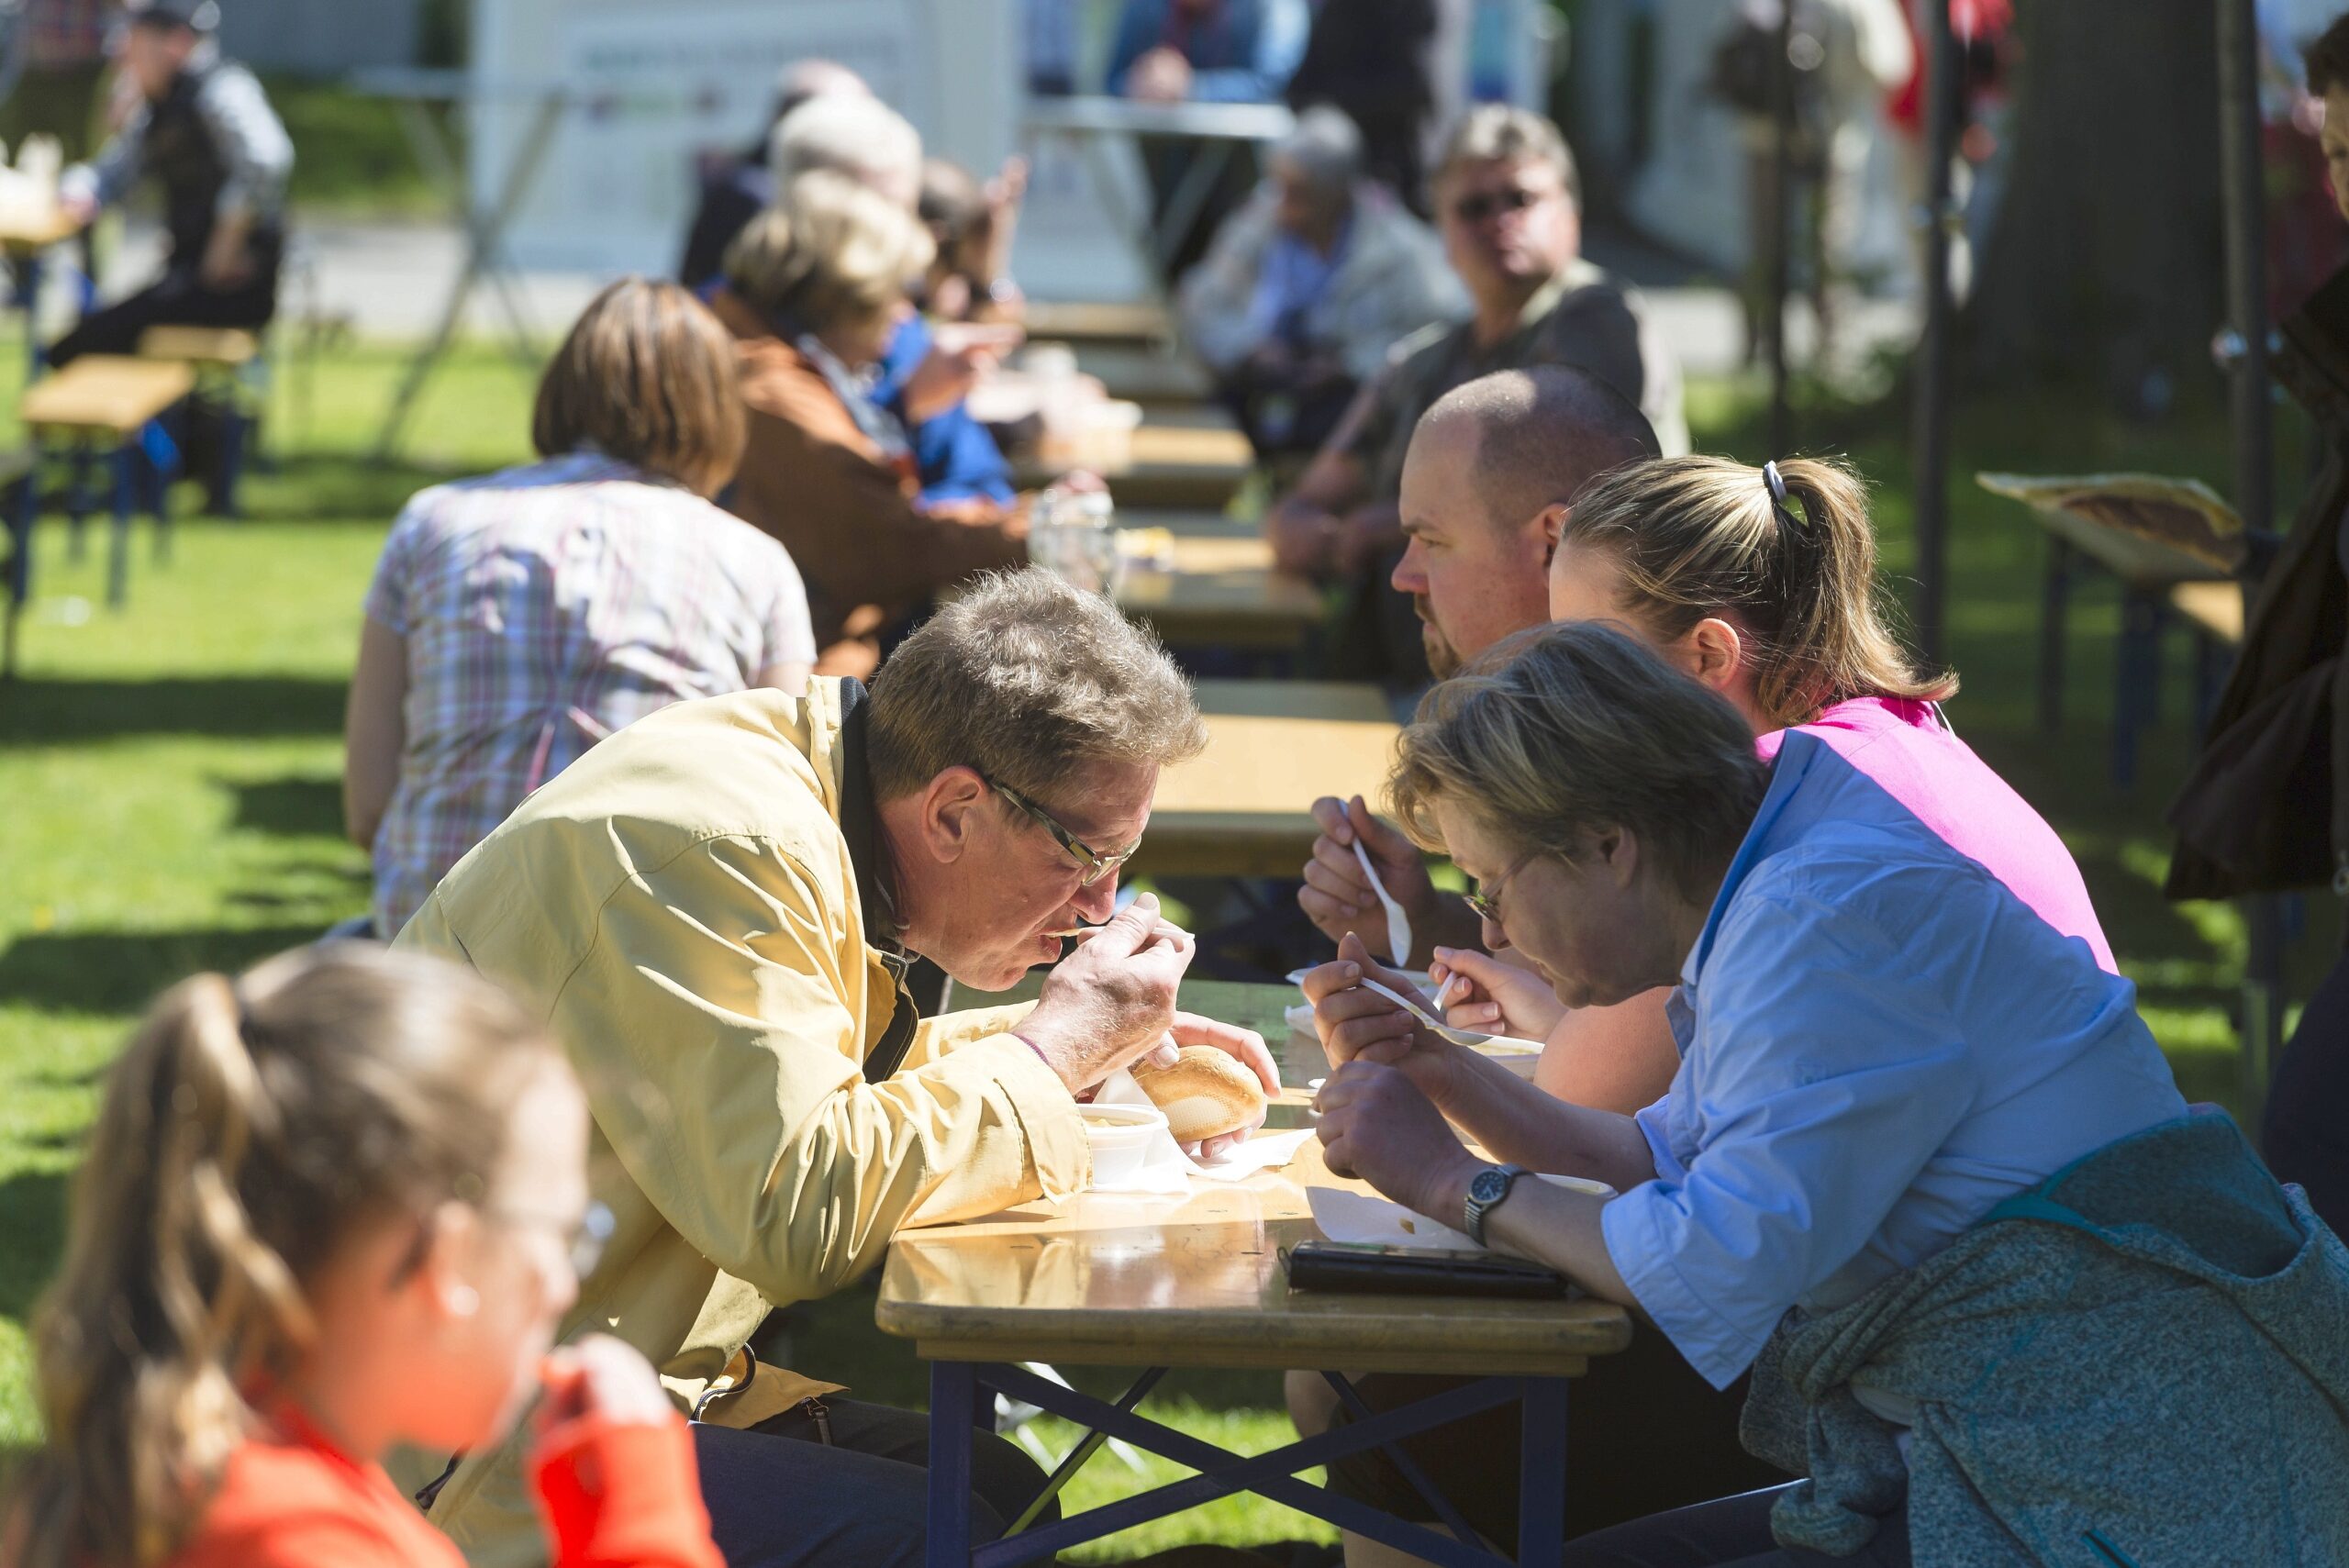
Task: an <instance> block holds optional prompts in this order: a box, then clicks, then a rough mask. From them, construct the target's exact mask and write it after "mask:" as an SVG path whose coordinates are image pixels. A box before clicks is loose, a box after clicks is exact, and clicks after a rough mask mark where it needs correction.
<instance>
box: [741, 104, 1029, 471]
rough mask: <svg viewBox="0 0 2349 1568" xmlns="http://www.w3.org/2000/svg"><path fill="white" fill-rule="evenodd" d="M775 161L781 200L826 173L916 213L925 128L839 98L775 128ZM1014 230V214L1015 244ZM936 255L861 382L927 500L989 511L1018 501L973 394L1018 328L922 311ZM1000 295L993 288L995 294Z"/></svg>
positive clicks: (883, 108)
mask: <svg viewBox="0 0 2349 1568" xmlns="http://www.w3.org/2000/svg"><path fill="white" fill-rule="evenodd" d="M767 162H768V167H769V169H770V171H771V172H773V174H774V182H775V190H776V192H777V193H778V199H780V194H781V193H782V192H784V191H786V190H788V189H789V188H790V186H791V184H792V183H793V182H794V181H796V180H797V179H798V178H799V177H800V176H801V175H803V174H809V173H815V172H819V171H822V172H831V173H835V174H841V175H844V176H846V177H847V178H849V179H851V180H853V181H855V182H856V183H859V184H862V185H863V186H865V187H867V188H868V189H870V190H872V191H874V193H875V194H877V195H881V196H882V197H884V198H885V199H886V200H888V201H890V202H892V203H895V204H896V205H897V206H901V207H903V208H904V209H905V210H906V211H907V212H908V213H914V212H918V210H919V207H920V203H921V194H922V183H923V162H922V151H921V134H920V133H919V132H918V131H917V130H915V129H914V128H913V126H912V124H911V123H910V122H908V121H907V119H906V117H904V116H903V115H900V114H898V113H897V112H896V110H895V109H893V108H891V107H889V106H887V105H886V104H884V103H881V102H879V101H878V100H877V99H874V98H871V97H857V96H833V97H829V98H818V99H817V100H816V101H814V102H812V103H809V104H807V105H806V106H803V107H802V108H800V109H798V110H796V111H795V112H794V113H793V114H792V115H791V116H789V117H787V118H785V120H784V122H783V123H782V124H781V125H779V126H777V127H776V128H775V134H774V151H773V152H772V153H771V154H770V155H769V157H768V160H767ZM1007 172H1008V171H1007ZM1009 229H1010V218H1009V215H1008V214H1007V215H1006V219H1005V234H1006V236H1007V239H1006V243H1007V244H1008V234H1009ZM935 261H936V256H935V247H934V244H933V254H932V257H931V261H930V262H925V263H924V264H923V267H922V269H921V270H920V271H918V272H916V273H915V274H914V275H913V276H912V277H909V278H908V279H907V280H906V281H907V285H908V291H909V292H908V297H907V300H906V301H905V302H903V303H901V304H900V305H899V306H896V307H895V315H894V318H893V322H892V325H891V328H890V331H889V334H888V340H887V341H886V342H885V344H884V345H883V348H882V351H881V355H880V357H879V358H878V359H876V360H874V361H872V362H871V364H870V365H868V366H865V367H862V368H861V369H860V370H859V372H858V376H857V380H858V383H859V385H860V386H861V387H862V389H863V395H864V396H865V397H866V399H867V400H869V401H870V402H871V403H873V404H874V406H876V407H879V408H881V409H882V410H884V411H885V413H887V414H888V415H889V417H891V418H893V419H895V420H896V422H897V424H898V425H899V426H900V427H902V428H903V430H904V433H905V436H906V439H907V443H908V445H909V447H910V449H911V450H912V453H913V462H914V474H915V479H916V481H917V486H918V496H919V499H920V501H921V504H922V505H923V506H927V507H931V508H933V509H944V510H948V511H955V512H959V513H961V514H963V515H983V514H984V513H985V511H986V510H987V509H989V508H993V507H1002V506H1009V505H1011V503H1012V490H1011V468H1010V465H1009V464H1008V463H1007V462H1005V461H1004V457H1003V451H1002V450H1001V449H1000V448H999V447H997V446H996V441H995V438H994V437H993V436H991V435H989V434H988V433H987V430H986V428H985V426H983V425H981V424H980V423H979V422H978V420H976V419H975V418H974V417H972V415H971V411H970V409H969V408H968V407H967V406H966V405H965V399H967V398H968V397H969V396H970V394H971V389H972V388H973V387H974V386H975V385H977V384H978V380H979V378H980V377H981V376H983V375H985V373H987V372H988V371H989V370H991V369H993V368H994V366H995V364H996V361H997V360H999V359H1000V358H1001V357H1002V354H1003V352H1004V351H1005V350H1006V349H1007V348H1008V347H1009V346H1011V345H1012V344H1015V343H1017V342H1018V340H1019V332H1018V331H1017V329H1016V328H1014V327H1012V326H1009V325H1006V324H1000V323H998V324H996V325H992V326H985V327H977V328H957V329H955V330H952V331H948V332H941V331H940V330H939V329H937V328H933V327H932V325H931V324H930V320H929V318H928V317H925V316H923V315H922V313H921V312H920V311H919V310H918V309H917V308H915V306H914V303H913V301H912V299H911V296H910V291H911V289H912V288H913V287H914V286H915V285H918V284H921V283H922V282H923V280H924V278H925V277H926V275H927V273H928V272H929V270H930V267H931V266H933V265H934V264H935ZM990 264H993V263H992V261H991V262H990ZM1000 275H1001V274H1000V273H998V274H997V276H998V277H999V276H1000ZM994 292H995V291H994V290H993V289H992V288H990V295H991V296H992V295H993V294H994ZM1006 293H1007V295H1011V294H1012V291H1006Z"/></svg>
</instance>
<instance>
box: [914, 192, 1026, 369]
mask: <svg viewBox="0 0 2349 1568" xmlns="http://www.w3.org/2000/svg"><path fill="white" fill-rule="evenodd" d="M1027 195H1028V163H1027V161H1026V160H1025V159H1021V158H1016V157H1015V158H1007V159H1005V160H1004V161H1003V169H1002V171H1001V172H998V173H997V174H996V176H995V177H994V178H993V179H991V180H988V181H987V182H985V183H984V184H982V183H980V182H979V181H978V180H976V179H974V178H973V177H972V175H971V172H970V171H969V170H967V169H965V168H963V166H962V165H961V164H959V163H951V162H949V161H946V160H945V159H943V158H928V159H924V160H923V161H922V166H921V199H920V201H919V203H918V206H917V209H916V210H918V212H919V213H920V215H921V220H922V222H923V223H924V224H926V225H927V226H928V227H929V228H930V238H931V239H934V240H935V241H937V244H938V259H937V260H936V261H932V262H931V263H930V272H929V275H928V277H927V278H926V279H925V280H924V284H923V290H922V299H921V306H922V313H923V314H924V315H926V316H929V317H932V318H934V319H936V320H939V321H973V322H980V323H985V324H999V325H1007V326H1012V327H1017V326H1018V325H1019V322H1020V320H1021V318H1022V317H1025V316H1026V315H1027V313H1028V300H1027V296H1026V295H1022V294H1021V293H1020V292H1019V284H1016V283H1014V282H1012V280H1011V247H1012V242H1013V240H1014V239H1015V238H1016V237H1017V235H1018V233H1019V204H1020V202H1021V201H1023V200H1024V199H1026V196H1027Z"/></svg>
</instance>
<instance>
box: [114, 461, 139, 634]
mask: <svg viewBox="0 0 2349 1568" xmlns="http://www.w3.org/2000/svg"><path fill="white" fill-rule="evenodd" d="M132 461H133V460H132V456H131V443H130V442H129V441H124V442H122V443H121V444H120V445H118V446H117V447H116V448H115V449H114V456H113V457H112V458H110V459H109V460H108V462H110V463H111V464H112V466H113V468H114V528H113V530H112V531H111V532H110V533H109V534H108V535H107V536H106V605H107V607H108V608H110V609H117V610H118V609H120V608H122V606H124V605H126V604H128V602H129V600H130V516H131V505H132V500H133V497H134V495H136V493H137V485H138V477H137V475H136V473H134V472H133V471H132V468H131V462H132Z"/></svg>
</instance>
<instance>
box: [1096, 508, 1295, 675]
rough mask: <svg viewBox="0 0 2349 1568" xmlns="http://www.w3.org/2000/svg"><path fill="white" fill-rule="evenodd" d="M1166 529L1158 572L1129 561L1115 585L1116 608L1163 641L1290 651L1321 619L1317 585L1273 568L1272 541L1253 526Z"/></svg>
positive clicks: (1183, 644) (1197, 646) (1193, 646)
mask: <svg viewBox="0 0 2349 1568" xmlns="http://www.w3.org/2000/svg"><path fill="white" fill-rule="evenodd" d="M1141 515H1144V516H1146V515H1147V514H1141ZM1169 534H1170V536H1171V537H1169V538H1168V539H1166V540H1165V541H1164V544H1165V550H1166V555H1167V558H1168V560H1167V565H1166V567H1165V569H1163V570H1161V569H1158V568H1156V567H1143V566H1141V565H1131V566H1130V567H1129V569H1128V571H1127V573H1126V576H1125V580H1124V582H1123V583H1122V584H1119V589H1118V606H1119V608H1120V609H1122V610H1124V611H1125V612H1126V613H1127V614H1128V615H1130V616H1131V617H1134V618H1136V619H1137V620H1147V621H1149V622H1150V623H1151V625H1152V626H1153V627H1155V628H1157V630H1158V635H1159V636H1160V637H1161V638H1163V639H1165V640H1166V641H1167V642H1169V643H1171V644H1173V645H1175V646H1176V647H1180V648H1206V647H1217V648H1234V649H1249V650H1266V649H1271V650H1278V649H1293V648H1296V647H1298V646H1299V645H1301V644H1302V643H1303V642H1304V641H1305V639H1307V638H1308V637H1310V636H1311V635H1312V634H1313V631H1314V629H1315V628H1317V627H1319V625H1320V624H1321V620H1322V616H1323V606H1322V599H1321V590H1320V589H1319V588H1318V587H1316V586H1315V585H1314V584H1312V583H1311V582H1310V581H1309V580H1308V579H1306V578H1303V577H1296V576H1292V575H1290V574H1289V573H1286V572H1280V571H1276V570H1275V568H1274V566H1273V550H1272V546H1271V545H1270V544H1268V543H1267V542H1265V540H1264V537H1263V536H1262V535H1260V534H1258V533H1256V532H1255V531H1254V530H1253V529H1248V530H1247V531H1245V532H1239V533H1230V532H1218V533H1188V532H1180V533H1178V532H1175V531H1174V530H1172V529H1170V530H1169Z"/></svg>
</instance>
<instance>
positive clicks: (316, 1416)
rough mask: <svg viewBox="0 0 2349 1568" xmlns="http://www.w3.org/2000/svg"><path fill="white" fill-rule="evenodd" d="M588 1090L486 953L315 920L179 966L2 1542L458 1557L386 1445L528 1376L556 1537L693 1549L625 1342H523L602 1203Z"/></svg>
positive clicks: (693, 1495)
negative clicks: (245, 968) (183, 976)
mask: <svg viewBox="0 0 2349 1568" xmlns="http://www.w3.org/2000/svg"><path fill="white" fill-rule="evenodd" d="M586 1153H587V1109H586V1102H585V1101H584V1098H583V1097H582V1096H581V1095H580V1092H579V1085H578V1084H577V1083H576V1082H575V1081H574V1080H573V1077H572V1075H571V1069H570V1067H569V1066H568V1065H567V1064H566V1063H565V1062H564V1061H563V1057H562V1051H561V1049H560V1048H558V1047H557V1046H556V1045H555V1043H554V1042H553V1040H551V1038H550V1037H549V1036H548V1035H547V1034H546V1033H545V1031H544V1030H543V1029H540V1028H539V1027H538V1026H537V1025H536V1024H535V1023H534V1022H532V1020H531V1019H530V1018H528V1017H527V1016H525V1014H524V1013H523V1012H522V1010H521V1009H520V1008H519V1007H518V1006H515V1005H514V1003H513V1002H512V1001H511V1000H510V999H508V998H507V995H505V994H504V993H503V992H501V991H499V990H498V989H497V988H495V986H492V985H490V984H487V983H485V982H484V981H482V980H480V979H478V978H476V977H475V976H473V975H471V974H469V973H465V972H464V971H463V970H461V969H457V968H454V967H452V966H450V965H447V964H443V963H440V962H435V961H433V960H430V959H425V958H418V957H415V956H412V955H408V954H395V953H387V952H384V951H382V950H381V949H378V948H376V947H374V946H373V944H357V943H352V944H339V945H334V946H328V947H324V948H311V949H306V950H302V951H296V952H292V953H287V954H285V955H284V956H283V957H280V958H276V959H273V960H272V961H270V962H267V963H264V964H262V966H261V967H259V968H258V969H255V970H253V971H252V972H251V973H249V974H246V975H244V976H243V977H241V978H239V979H235V980H231V979H230V978H228V976H227V975H222V974H199V975H197V976H195V978H194V979H192V980H188V981H186V982H184V984H180V985H178V986H177V987H175V988H173V990H172V991H171V992H170V993H169V994H167V995H165V996H164V997H163V998H162V999H161V1001H159V1002H157V1003H156V1004H155V1006H154V1008H153V1009H152V1011H150V1013H149V1015H148V1018H147V1021H146V1023H145V1025H144V1026H143V1027H142V1028H141V1029H140V1030H139V1034H138V1036H137V1038H136V1039H135V1040H132V1042H131V1045H130V1048H129V1050H128V1051H126V1052H125V1053H124V1055H123V1056H122V1058H121V1060H120V1061H119V1062H117V1063H116V1065H115V1068H114V1072H113V1074H112V1076H111V1078H110V1079H109V1080H108V1082H107V1085H106V1102H105V1105H104V1107H103V1109H102V1110H101V1112H100V1114H99V1118H98V1126H97V1131H96V1133H95V1137H94V1138H93V1140H92V1142H91V1146H90V1149H89V1154H88V1159H87V1160H86V1161H85V1162H84V1163H83V1171H82V1177H81V1183H80V1185H79V1187H78V1189H77V1190H76V1193H75V1195H74V1202H73V1217H72V1240H71V1242H70V1244H69V1248H68V1251H67V1254H66V1259H65V1264H64V1269H63V1273H61V1276H60V1278H59V1280H58V1282H57V1284H56V1285H55V1286H54V1287H53V1289H52V1290H51V1292H50V1296H49V1299H48V1301H47V1303H46V1304H45V1306H44V1307H43V1308H42V1311H41V1313H40V1316H39V1320H38V1322H37V1324H36V1328H35V1346H36V1356H37V1371H36V1381H37V1384H38V1389H39V1400H40V1406H41V1415H42V1418H43V1424H44V1426H45V1428H46V1429H47V1431H48V1433H49V1442H48V1446H47V1447H46V1448H45V1449H43V1450H42V1451H40V1452H39V1454H37V1455H35V1456H34V1457H33V1459H32V1460H31V1461H30V1462H29V1463H28V1465H27V1466H26V1469H25V1471H24V1473H23V1477H22V1480H21V1483H20V1485H19V1487H18V1489H17V1491H16V1493H15V1494H14V1496H11V1497H10V1498H9V1499H8V1501H7V1503H6V1505H5V1506H0V1542H6V1554H7V1557H8V1561H9V1562H13V1563H18V1564H22V1565H23V1568H86V1565H92V1564H97V1563H129V1562H164V1563H167V1564H169V1565H171V1568H216V1565H217V1568H231V1565H234V1568H272V1565H276V1564H285V1565H288V1568H291V1565H293V1564H297V1563H298V1564H304V1565H307V1568H373V1565H377V1564H383V1565H389V1564H393V1563H400V1564H410V1565H421V1568H436V1565H445V1568H458V1565H459V1564H461V1563H462V1562H463V1559H462V1557H461V1556H460V1555H459V1554H458V1551H457V1549H456V1547H455V1546H454V1545H452V1544H451V1542H450V1541H449V1540H448V1539H447V1538H446V1537H444V1536H442V1535H440V1533H439V1532H438V1531H436V1530H434V1529H432V1527H431V1526H430V1525H429V1524H427V1523H426V1522H425V1520H424V1516H423V1515H422V1514H420V1513H418V1512H417V1508H416V1507H415V1505H414V1504H413V1503H412V1502H411V1501H410V1500H409V1499H408V1498H407V1497H406V1496H403V1495H402V1494H401V1492H400V1491H399V1490H398V1489H397V1488H395V1486H394V1485H393V1484H392V1482H391V1480H390V1479H389V1477H387V1476H386V1475H385V1474H384V1471H383V1469H382V1460H383V1457H384V1453H385V1452H386V1451H388V1450H389V1449H390V1448H392V1447H393V1445H395V1444H399V1443H418V1444H423V1445H427V1446H429V1447H435V1448H446V1449H466V1448H472V1447H475V1446H477V1445H479V1444H482V1443H484V1442H490V1441H494V1440H497V1439H498V1438H501V1437H502V1436H503V1435H504V1434H505V1433H506V1431H507V1429H508V1428H510V1427H512V1426H513V1425H514V1424H515V1421H516V1418H517V1417H518V1415H519V1414H520V1413H521V1411H522V1410H523V1408H524V1407H525V1406H527V1405H528V1404H529V1403H530V1402H531V1401H532V1400H533V1399H536V1400H537V1402H538V1410H537V1414H536V1415H535V1416H534V1417H533V1418H532V1421H531V1428H532V1435H531V1438H530V1447H531V1456H532V1457H531V1463H530V1476H531V1485H532V1488H533V1490H534V1491H535V1492H536V1494H537V1496H538V1497H539V1499H540V1507H541V1509H542V1510H543V1517H544V1518H545V1519H546V1520H547V1522H548V1524H549V1526H550V1527H551V1538H552V1539H551V1542H550V1543H549V1545H550V1548H551V1555H552V1559H553V1561H554V1562H556V1563H557V1564H558V1568H565V1565H571V1564H587V1563H596V1564H611V1565H614V1568H618V1565H620V1564H637V1565H640V1568H654V1565H659V1568H718V1551H717V1548H716V1547H715V1546H713V1545H712V1544H711V1541H710V1537H709V1527H708V1521H707V1518H706V1517H705V1516H704V1514H703V1511H702V1507H701V1503H700V1495H699V1491H698V1489H697V1487H696V1473H695V1464H694V1451H693V1445H692V1443H691V1442H690V1441H689V1440H687V1438H686V1430H685V1422H684V1420H682V1419H681V1418H679V1417H678V1415H677V1413H676V1410H675V1409H674V1407H673V1406H672V1405H671V1404H670V1402H669V1398H668V1396H667V1395H666V1394H664V1393H663V1392H662V1388H661V1385H660V1383H659V1382H658V1381H657V1380H656V1379H655V1378H654V1377H653V1375H652V1370H651V1368H650V1367H649V1366H647V1365H646V1364H645V1362H644V1358H643V1357H642V1356H640V1355H639V1354H637V1352H636V1351H632V1350H630V1349H629V1348H628V1347H627V1346H626V1345H624V1344H621V1343H620V1342H619V1341H618V1340H611V1339H606V1338H601V1337H597V1336H589V1337H587V1338H584V1339H582V1340H579V1341H578V1342H576V1343H575V1344H572V1345H569V1346H566V1347H565V1348H563V1349H562V1350H560V1351H555V1352H554V1353H553V1354H552V1355H549V1354H548V1353H547V1351H548V1347H549V1346H550V1344H551V1342H552V1341H553V1339H554V1336H555V1333H556V1327H557V1325H558V1324H559V1323H560V1322H562V1319H563V1318H564V1317H565V1315H566V1314H567V1313H568V1312H569V1311H570V1309H571V1307H572V1304H573V1301H574V1300H576V1298H577V1296H578V1292H579V1281H580V1279H581V1278H582V1277H584V1275H586V1274H588V1273H592V1272H593V1271H594V1269H595V1266H596V1257H597V1254H598V1253H599V1252H600V1251H601V1248H602V1244H603V1242H604V1241H605V1240H607V1238H608V1237H609V1236H610V1233H611V1215H610V1214H609V1213H608V1212H607V1211H605V1210H603V1209H602V1208H600V1207H596V1206H595V1205H592V1204H590V1203H589V1201H588V1196H587V1173H586Z"/></svg>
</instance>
